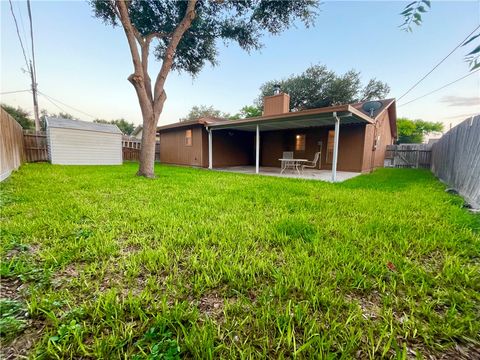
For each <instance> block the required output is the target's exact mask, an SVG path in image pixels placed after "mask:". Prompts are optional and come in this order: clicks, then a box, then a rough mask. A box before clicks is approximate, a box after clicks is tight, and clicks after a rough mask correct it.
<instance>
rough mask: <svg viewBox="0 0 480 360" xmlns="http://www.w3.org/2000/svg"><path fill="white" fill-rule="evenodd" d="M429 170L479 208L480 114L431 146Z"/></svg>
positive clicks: (453, 129) (456, 127)
mask: <svg viewBox="0 0 480 360" xmlns="http://www.w3.org/2000/svg"><path fill="white" fill-rule="evenodd" d="M432 171H433V173H434V174H435V175H436V176H437V177H438V178H439V179H440V180H442V181H443V182H445V183H446V184H448V186H450V187H452V188H454V189H455V190H456V191H458V193H459V194H460V195H462V196H463V197H464V198H465V200H466V201H467V202H468V203H469V204H470V205H471V206H472V207H473V208H475V209H480V115H476V116H474V117H472V118H469V119H467V120H465V121H464V122H462V123H461V124H459V125H457V126H455V127H454V128H452V129H451V130H450V131H448V132H447V133H446V134H445V135H443V136H442V138H441V139H440V140H439V141H438V142H436V143H434V144H433V146H432Z"/></svg>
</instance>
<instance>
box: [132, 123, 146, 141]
mask: <svg viewBox="0 0 480 360" xmlns="http://www.w3.org/2000/svg"><path fill="white" fill-rule="evenodd" d="M142 134H143V126H142V125H138V126H137V127H136V128H135V130H133V132H132V134H131V135H130V136H131V137H134V138H135V139H138V140H142Z"/></svg>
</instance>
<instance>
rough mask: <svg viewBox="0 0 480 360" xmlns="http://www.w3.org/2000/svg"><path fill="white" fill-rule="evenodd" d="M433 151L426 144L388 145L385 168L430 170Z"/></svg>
mask: <svg viewBox="0 0 480 360" xmlns="http://www.w3.org/2000/svg"><path fill="white" fill-rule="evenodd" d="M431 160H432V150H431V146H430V145H426V144H400V145H387V150H386V152H385V167H396V168H416V169H418V168H424V169H430V165H431Z"/></svg>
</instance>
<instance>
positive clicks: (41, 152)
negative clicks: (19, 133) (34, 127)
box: [23, 131, 48, 162]
mask: <svg viewBox="0 0 480 360" xmlns="http://www.w3.org/2000/svg"><path fill="white" fill-rule="evenodd" d="M23 138H24V143H25V155H26V158H27V161H28V162H38V161H48V146H47V134H46V133H45V132H43V131H39V132H35V131H33V132H29V131H26V132H25V133H24V134H23Z"/></svg>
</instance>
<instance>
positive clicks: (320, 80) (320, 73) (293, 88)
mask: <svg viewBox="0 0 480 360" xmlns="http://www.w3.org/2000/svg"><path fill="white" fill-rule="evenodd" d="M275 85H280V88H281V90H282V91H283V92H286V93H288V94H289V95H290V109H291V110H302V109H312V108H318V107H324V106H330V105H337V104H349V103H354V102H357V101H366V100H372V99H382V98H385V97H386V96H387V95H388V93H389V91H390V87H389V86H388V85H387V84H386V83H384V82H381V81H378V80H376V79H371V80H370V81H369V82H368V83H367V84H366V85H364V86H363V85H362V82H361V80H360V73H359V72H357V71H354V70H350V71H347V72H346V73H345V74H343V75H337V74H335V72H333V71H332V70H328V69H327V67H326V66H324V65H313V66H310V67H309V68H307V69H306V70H305V71H304V72H303V73H301V74H299V75H290V76H289V77H288V78H285V79H281V80H272V81H268V82H266V83H264V84H263V85H262V86H261V87H260V96H259V97H258V99H257V100H256V103H257V105H258V106H260V105H261V104H262V101H263V98H264V97H265V96H268V95H273V93H274V88H275Z"/></svg>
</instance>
